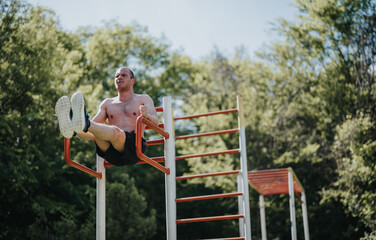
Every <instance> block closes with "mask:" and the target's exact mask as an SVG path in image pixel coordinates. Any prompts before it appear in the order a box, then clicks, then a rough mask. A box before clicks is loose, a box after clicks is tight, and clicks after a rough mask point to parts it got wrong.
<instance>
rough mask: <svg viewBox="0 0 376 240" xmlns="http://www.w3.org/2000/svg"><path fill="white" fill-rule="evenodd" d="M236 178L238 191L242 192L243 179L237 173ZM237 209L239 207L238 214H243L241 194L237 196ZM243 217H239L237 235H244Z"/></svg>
mask: <svg viewBox="0 0 376 240" xmlns="http://www.w3.org/2000/svg"><path fill="white" fill-rule="evenodd" d="M237 180H238V192H243V179H242V175H241V174H238V175H237ZM238 209H239V214H240V215H242V214H244V207H243V196H238ZM244 234H245V233H244V218H239V236H240V237H244V236H245V235H244Z"/></svg>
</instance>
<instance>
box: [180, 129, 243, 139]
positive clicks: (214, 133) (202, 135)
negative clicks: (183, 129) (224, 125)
mask: <svg viewBox="0 0 376 240" xmlns="http://www.w3.org/2000/svg"><path fill="white" fill-rule="evenodd" d="M236 132H239V129H238V128H235V129H229V130H221V131H215V132H207V133H196V134H190V135H183V136H178V137H176V138H175V140H181V139H187V138H194V137H205V136H212V135H219V134H226V133H236Z"/></svg>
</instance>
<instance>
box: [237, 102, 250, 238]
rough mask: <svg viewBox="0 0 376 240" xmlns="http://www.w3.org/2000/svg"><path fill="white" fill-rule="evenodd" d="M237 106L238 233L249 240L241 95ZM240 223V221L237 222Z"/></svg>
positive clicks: (247, 192) (245, 154)
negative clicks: (238, 164)
mask: <svg viewBox="0 0 376 240" xmlns="http://www.w3.org/2000/svg"><path fill="white" fill-rule="evenodd" d="M237 106H238V123H239V145H240V173H239V175H240V176H241V177H240V178H238V180H240V181H239V182H241V183H240V184H239V183H238V185H240V186H241V188H242V191H241V192H243V197H241V198H240V197H238V201H241V202H239V203H238V204H239V213H240V212H242V213H244V221H243V223H242V224H239V233H243V234H244V235H240V236H241V237H245V239H247V240H250V239H251V238H252V237H251V217H250V209H249V191H248V168H247V150H246V149H247V148H246V145H245V124H244V122H245V121H244V111H243V100H242V97H241V96H237ZM239 223H241V221H240V222H239ZM242 228H243V230H242Z"/></svg>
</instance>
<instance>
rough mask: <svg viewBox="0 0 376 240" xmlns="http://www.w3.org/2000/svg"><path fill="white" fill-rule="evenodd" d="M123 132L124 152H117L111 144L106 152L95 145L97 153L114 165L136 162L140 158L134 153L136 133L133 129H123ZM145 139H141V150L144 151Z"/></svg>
mask: <svg viewBox="0 0 376 240" xmlns="http://www.w3.org/2000/svg"><path fill="white" fill-rule="evenodd" d="M124 134H125V137H126V139H125V143H124V152H122V153H121V152H118V151H117V150H116V149H115V148H114V147H113V146H112V144H110V147H109V148H108V149H107V151H106V152H103V151H102V150H101V149H100V148H99V147H98V145H97V154H98V155H99V156H100V157H102V158H104V159H105V160H106V161H107V162H109V163H111V164H113V165H115V166H124V165H133V164H136V163H137V162H138V161H140V159H139V158H138V156H137V153H136V133H135V132H134V131H132V132H128V131H124ZM145 149H146V141H145V139H142V152H145Z"/></svg>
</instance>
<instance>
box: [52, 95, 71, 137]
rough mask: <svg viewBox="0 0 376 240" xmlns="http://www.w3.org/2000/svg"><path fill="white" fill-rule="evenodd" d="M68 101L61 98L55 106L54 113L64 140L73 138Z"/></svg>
mask: <svg viewBox="0 0 376 240" xmlns="http://www.w3.org/2000/svg"><path fill="white" fill-rule="evenodd" d="M70 109H71V107H70V101H69V98H68V97H67V96H63V97H61V98H60V99H59V100H58V101H57V103H56V106H55V112H56V116H57V119H58V121H59V128H60V132H61V134H62V135H63V136H64V137H65V138H71V137H72V136H73V127H72V121H71V119H70Z"/></svg>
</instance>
